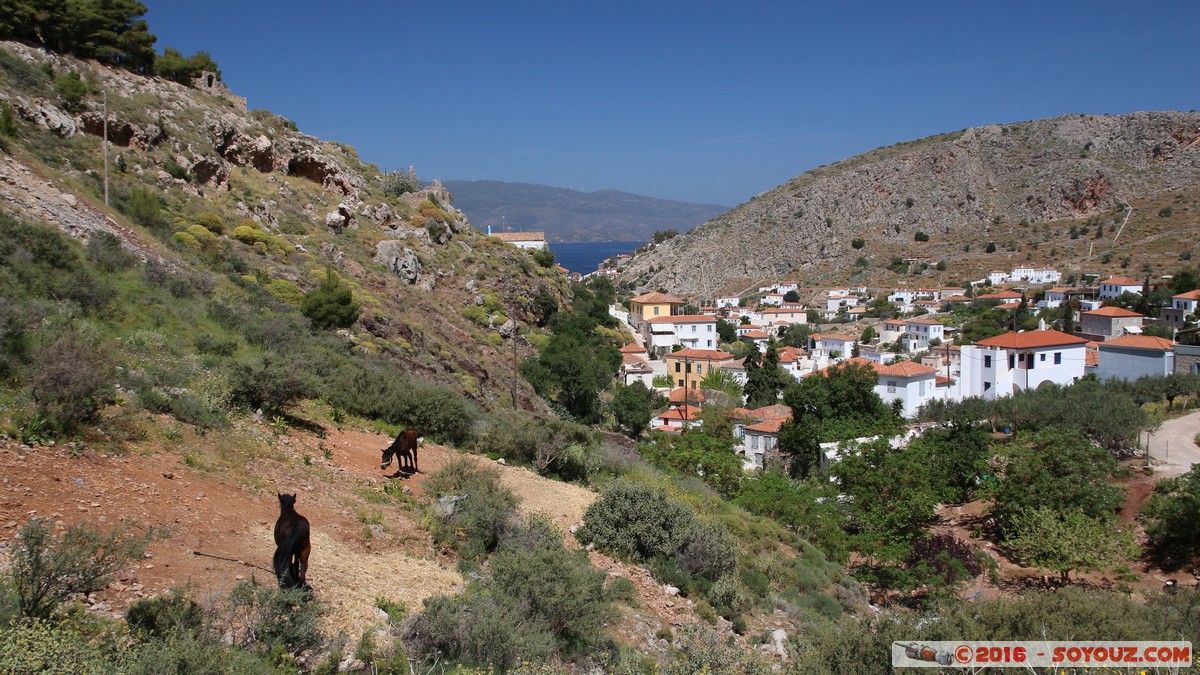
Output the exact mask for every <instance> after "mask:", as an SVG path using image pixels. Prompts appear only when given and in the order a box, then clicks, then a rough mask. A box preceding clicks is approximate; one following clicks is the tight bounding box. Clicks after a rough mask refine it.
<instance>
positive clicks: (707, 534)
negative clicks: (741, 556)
mask: <svg viewBox="0 0 1200 675" xmlns="http://www.w3.org/2000/svg"><path fill="white" fill-rule="evenodd" d="M737 556H738V548H737V541H736V540H735V539H734V538H733V537H732V536H730V534H729V533H728V532H726V531H725V528H724V527H721V526H719V525H715V524H713V523H704V522H696V523H693V524H692V526H691V528H690V529H689V530H688V532H687V534H686V535H685V537H684V540H683V542H682V544H681V545H680V546H679V550H678V552H677V554H676V557H677V558H678V560H679V566H680V567H681V568H683V569H684V571H686V572H687V573H688V574H690V575H692V576H698V577H704V578H706V579H709V580H712V581H716V580H718V579H720V578H722V577H724V576H725V575H727V574H729V573H730V572H733V571H735V570H736V569H737Z"/></svg>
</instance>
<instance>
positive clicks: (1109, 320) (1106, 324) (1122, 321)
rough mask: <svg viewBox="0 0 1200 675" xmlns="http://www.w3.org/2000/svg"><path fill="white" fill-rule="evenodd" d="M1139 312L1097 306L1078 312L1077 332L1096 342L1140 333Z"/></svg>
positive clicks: (1140, 317)
mask: <svg viewBox="0 0 1200 675" xmlns="http://www.w3.org/2000/svg"><path fill="white" fill-rule="evenodd" d="M1145 318H1146V317H1144V316H1143V315H1141V314H1138V313H1137V312H1135V311H1133V310H1129V309H1125V308H1123V307H1098V308H1096V309H1093V310H1090V311H1087V312H1080V313H1079V333H1080V334H1082V335H1085V336H1087V337H1088V338H1089V339H1092V340H1096V341H1097V342H1104V341H1105V340H1111V339H1112V338H1115V337H1121V336H1122V335H1125V334H1126V333H1141V332H1142V320H1143V319H1145Z"/></svg>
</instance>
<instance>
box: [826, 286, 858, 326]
mask: <svg viewBox="0 0 1200 675" xmlns="http://www.w3.org/2000/svg"><path fill="white" fill-rule="evenodd" d="M843 290H845V289H836V291H837V294H835V291H830V292H829V295H827V296H825V313H824V316H825V318H826V319H834V318H837V315H838V312H840V311H843V310H848V309H850V308H851V307H857V306H858V301H859V297H858V296H857V295H850V293H849V292H847V293H846V294H844V295H843V294H841V293H840V291H843Z"/></svg>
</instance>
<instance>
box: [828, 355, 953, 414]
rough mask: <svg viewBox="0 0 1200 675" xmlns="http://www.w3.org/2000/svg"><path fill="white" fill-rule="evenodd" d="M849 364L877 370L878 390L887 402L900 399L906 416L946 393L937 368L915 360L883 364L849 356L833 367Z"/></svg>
mask: <svg viewBox="0 0 1200 675" xmlns="http://www.w3.org/2000/svg"><path fill="white" fill-rule="evenodd" d="M850 364H854V365H858V366H865V367H867V368H870V369H871V370H873V371H875V375H876V377H877V380H876V383H875V393H876V394H878V395H879V398H881V399H883V402H884V403H887V404H888V405H893V402H894V401H900V403H899V406H900V409H901V411H902V414H903V415H904V416H905V417H912V416H914V415H916V414H917V409H918V408H920V407H921V406H922V405H924V404H925V403H928V402H929V401H932V400H933V399H935V398H941V397H943V396H945V392H946V390H945V388H941V389H939V388H938V386H937V369H936V368H932V367H930V366H926V365H924V364H921V363H917V362H915V361H900V362H897V363H889V364H887V365H883V364H882V363H878V362H876V361H872V360H870V359H864V358H862V357H856V358H853V359H848V360H847V361H845V362H844V363H839V364H836V365H833V366H830V368H843V367H846V366H848V365H850ZM827 370H828V368H826V369H824V370H821V371H818V372H817V373H815V374H814V376H820V375H821V374H822V373H824V372H825V371H827Z"/></svg>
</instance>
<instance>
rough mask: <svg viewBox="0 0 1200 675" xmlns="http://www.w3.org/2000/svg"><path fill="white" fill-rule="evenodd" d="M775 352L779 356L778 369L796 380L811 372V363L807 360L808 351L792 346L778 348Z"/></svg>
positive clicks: (810, 360)
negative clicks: (781, 369)
mask: <svg viewBox="0 0 1200 675" xmlns="http://www.w3.org/2000/svg"><path fill="white" fill-rule="evenodd" d="M776 351H777V352H778V354H779V367H780V368H783V369H784V370H785V371H787V372H788V374H790V375H791V376H792V377H794V378H796V379H797V380H798V379H800V378H801V377H803V376H805V375H807V374H808V373H811V372H812V370H813V361H812V359H810V358H808V351H806V350H804V349H801V348H799V347H792V346H784V347H780V348H779V349H777V350H776Z"/></svg>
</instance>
